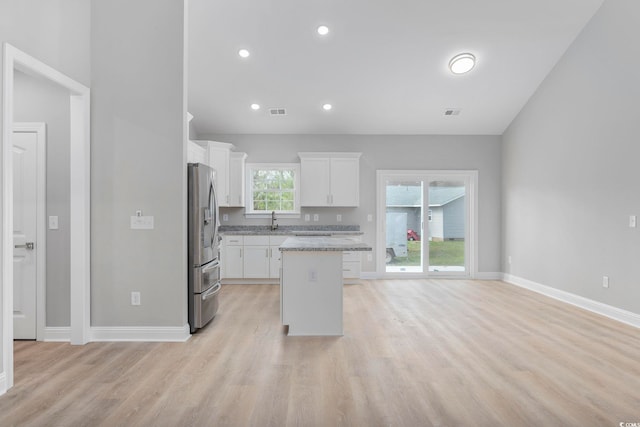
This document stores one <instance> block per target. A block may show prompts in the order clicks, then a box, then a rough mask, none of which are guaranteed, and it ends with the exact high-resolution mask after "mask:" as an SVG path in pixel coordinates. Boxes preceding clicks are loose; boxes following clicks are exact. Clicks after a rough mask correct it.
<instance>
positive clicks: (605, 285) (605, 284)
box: [602, 276, 609, 288]
mask: <svg viewBox="0 0 640 427" xmlns="http://www.w3.org/2000/svg"><path fill="white" fill-rule="evenodd" d="M602 287H603V288H608V287H609V276H602Z"/></svg>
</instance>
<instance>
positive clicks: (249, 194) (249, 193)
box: [245, 163, 300, 218]
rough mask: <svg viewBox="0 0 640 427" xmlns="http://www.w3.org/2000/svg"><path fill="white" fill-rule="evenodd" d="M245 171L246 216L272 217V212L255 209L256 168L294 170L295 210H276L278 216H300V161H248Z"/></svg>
mask: <svg viewBox="0 0 640 427" xmlns="http://www.w3.org/2000/svg"><path fill="white" fill-rule="evenodd" d="M245 167H246V171H245V174H246V175H245V176H246V179H245V183H246V187H245V190H246V191H245V195H246V196H245V197H246V199H245V217H251V218H271V212H265V211H254V210H253V171H254V170H256V169H271V170H282V169H290V170H293V174H294V177H293V186H294V188H293V211H276V215H277V216H278V217H286V218H300V163H247V164H246V166H245Z"/></svg>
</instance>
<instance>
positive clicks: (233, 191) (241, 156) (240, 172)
mask: <svg viewBox="0 0 640 427" xmlns="http://www.w3.org/2000/svg"><path fill="white" fill-rule="evenodd" d="M246 160H247V153H240V152H236V151H232V152H231V154H230V158H229V206H233V207H244V183H245V176H244V166H245V163H246Z"/></svg>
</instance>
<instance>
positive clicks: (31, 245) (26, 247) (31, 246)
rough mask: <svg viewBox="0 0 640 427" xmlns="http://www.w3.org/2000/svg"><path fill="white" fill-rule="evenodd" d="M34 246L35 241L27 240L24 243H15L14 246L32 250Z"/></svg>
mask: <svg viewBox="0 0 640 427" xmlns="http://www.w3.org/2000/svg"><path fill="white" fill-rule="evenodd" d="M34 247H35V243H33V242H27V243H25V244H24V245H15V246H14V248H16V249H20V248H25V249H28V250H30V251H31V250H33V248H34Z"/></svg>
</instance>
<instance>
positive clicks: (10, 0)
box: [0, 0, 91, 370]
mask: <svg viewBox="0 0 640 427" xmlns="http://www.w3.org/2000/svg"><path fill="white" fill-rule="evenodd" d="M90 6H91V5H90V3H89V2H88V1H86V0H66V1H64V2H59V1H50V0H3V1H0V42H2V43H4V42H9V43H11V44H12V45H14V46H15V47H17V48H18V49H21V50H23V51H25V52H26V53H28V54H30V55H32V56H35V57H36V58H38V59H40V60H41V61H43V62H45V63H46V64H48V65H50V66H52V67H54V68H55V69H57V70H59V71H62V72H63V73H65V74H66V75H68V76H69V77H71V78H73V79H75V80H77V81H79V82H80V83H83V84H85V85H87V86H88V85H89V80H90V72H89V70H90V61H89V55H90V48H89V26H90V21H89V16H90ZM2 62H3V58H2V57H1V56H0V66H3V64H2ZM1 95H2V87H0V96H1ZM0 108H1V107H0ZM0 134H2V124H1V123H0ZM0 156H1V153H0ZM1 179H2V178H1V177H0V180H1ZM0 184H1V183H0ZM0 188H2V185H0ZM0 200H1V199H0ZM0 203H1V202H0ZM1 212H2V210H1V209H0V215H1ZM0 219H1V218H0ZM0 250H1V248H0ZM0 255H1V253H0ZM0 274H2V272H1V271H0ZM0 298H1V296H0ZM1 309H2V305H0V310H1ZM0 334H2V315H1V314H0ZM0 342H2V336H0ZM1 358H2V354H1V353H0V359H1ZM0 362H2V361H1V360H0ZM2 366H3V364H2V363H0V370H1V369H2Z"/></svg>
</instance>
